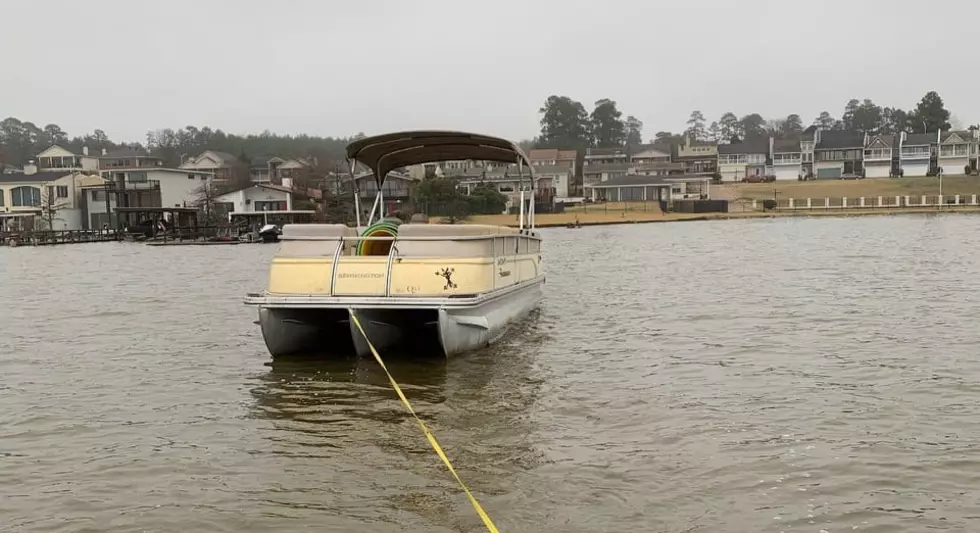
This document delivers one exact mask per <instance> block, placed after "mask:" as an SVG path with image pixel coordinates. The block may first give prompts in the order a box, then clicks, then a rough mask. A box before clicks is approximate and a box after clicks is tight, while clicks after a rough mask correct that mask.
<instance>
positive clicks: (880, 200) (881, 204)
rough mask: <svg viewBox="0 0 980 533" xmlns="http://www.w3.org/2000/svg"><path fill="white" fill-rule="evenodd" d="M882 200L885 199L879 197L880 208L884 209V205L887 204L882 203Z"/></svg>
mask: <svg viewBox="0 0 980 533" xmlns="http://www.w3.org/2000/svg"><path fill="white" fill-rule="evenodd" d="M882 200H883V198H882V197H881V196H879V197H878V207H882V206H883V205H885V203H884V202H882Z"/></svg>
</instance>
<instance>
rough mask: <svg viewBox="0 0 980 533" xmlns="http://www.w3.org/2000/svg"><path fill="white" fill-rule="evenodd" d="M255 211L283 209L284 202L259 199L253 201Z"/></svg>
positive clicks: (284, 207)
mask: <svg viewBox="0 0 980 533" xmlns="http://www.w3.org/2000/svg"><path fill="white" fill-rule="evenodd" d="M253 205H254V206H255V210H256V211H285V210H286V202H270V201H259V200H256V201H255V202H253Z"/></svg>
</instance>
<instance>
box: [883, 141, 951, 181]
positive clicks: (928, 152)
mask: <svg viewBox="0 0 980 533" xmlns="http://www.w3.org/2000/svg"><path fill="white" fill-rule="evenodd" d="M937 142H939V133H938V132H933V133H905V132H902V133H901V134H900V135H899V169H900V170H901V175H902V176H904V177H909V178H914V177H918V176H925V175H927V174H929V171H930V169H931V167H932V163H931V159H932V156H933V149H932V146H933V144H935V143H937ZM961 172H962V170H961Z"/></svg>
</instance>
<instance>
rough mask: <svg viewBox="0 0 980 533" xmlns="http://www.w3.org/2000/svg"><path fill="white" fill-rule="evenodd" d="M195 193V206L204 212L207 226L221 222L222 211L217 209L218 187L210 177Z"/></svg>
mask: <svg viewBox="0 0 980 533" xmlns="http://www.w3.org/2000/svg"><path fill="white" fill-rule="evenodd" d="M194 195H195V197H196V199H195V201H194V206H195V207H197V208H198V209H200V210H201V212H202V213H203V214H204V220H203V222H204V224H205V225H206V226H213V225H215V224H217V223H219V222H221V220H220V219H221V213H219V212H218V211H219V210H217V209H215V207H216V204H217V203H218V202H217V198H218V196H219V192H218V188H217V187H215V185H214V183H213V182H212V181H211V179H210V178H209V179H208V180H207V181H205V182H204V183H203V184H202V185H201V186H200V187H198V188H197V189H195V190H194Z"/></svg>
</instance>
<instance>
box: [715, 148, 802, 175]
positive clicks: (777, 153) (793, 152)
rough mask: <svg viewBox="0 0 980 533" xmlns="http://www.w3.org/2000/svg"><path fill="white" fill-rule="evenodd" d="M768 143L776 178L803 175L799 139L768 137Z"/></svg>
mask: <svg viewBox="0 0 980 533" xmlns="http://www.w3.org/2000/svg"><path fill="white" fill-rule="evenodd" d="M769 144H770V145H771V146H772V172H773V175H774V176H775V177H776V179H777V180H795V179H799V178H800V176H802V175H803V149H802V145H801V144H800V141H789V140H785V141H784V140H778V141H777V140H774V139H770V143H769ZM719 157H721V156H719Z"/></svg>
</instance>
